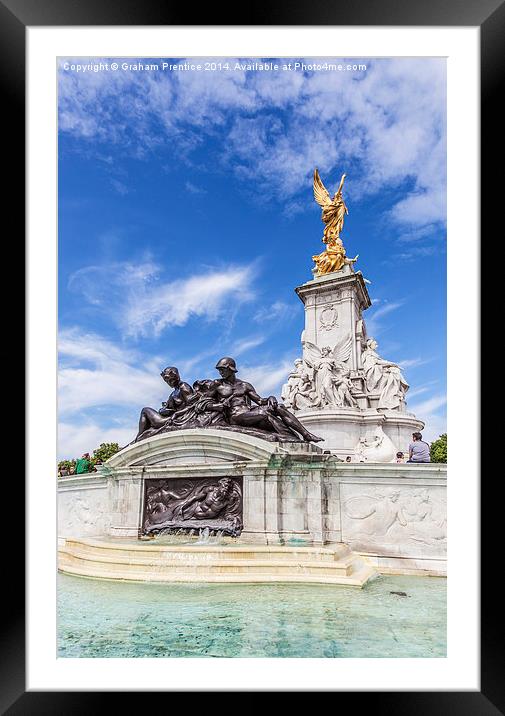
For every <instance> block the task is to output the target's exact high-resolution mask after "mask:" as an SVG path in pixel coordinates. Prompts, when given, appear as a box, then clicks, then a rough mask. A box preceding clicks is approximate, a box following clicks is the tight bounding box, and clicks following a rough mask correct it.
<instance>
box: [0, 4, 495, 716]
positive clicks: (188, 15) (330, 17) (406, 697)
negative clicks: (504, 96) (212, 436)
mask: <svg viewBox="0 0 505 716" xmlns="http://www.w3.org/2000/svg"><path fill="white" fill-rule="evenodd" d="M195 14H196V15H197V21H196V22H195ZM78 25H87V26H93V25H112V26H113V25H116V26H121V25H123V26H125V25H139V26H146V25H168V26H184V25H199V26H205V25H207V26H210V25H215V26H223V25H269V26H281V25H287V26H290V25H291V26H293V25H318V26H321V25H325V26H328V25H334V26H370V25H372V26H416V25H418V26H474V27H477V26H478V27H480V32H481V91H482V95H481V101H482V105H481V108H482V114H481V126H482V128H483V130H484V131H482V144H481V170H482V173H481V176H482V190H481V209H482V225H481V231H482V236H483V237H486V236H488V235H489V236H490V237H491V236H492V235H493V234H492V233H491V227H492V226H493V223H492V222H493V218H494V219H496V220H497V219H498V217H497V212H498V211H499V209H500V208H501V205H502V202H500V201H499V200H498V196H497V193H498V191H501V186H499V185H501V183H502V180H501V179H500V180H498V182H497V184H498V185H497V184H496V183H495V182H494V180H493V177H494V176H495V175H496V176H497V177H499V176H500V173H499V169H501V164H502V157H503V156H504V153H503V119H502V117H503V111H502V110H500V109H499V107H498V100H499V98H500V99H501V97H499V95H500V92H499V89H500V81H501V85H502V86H503V74H504V71H503V66H504V64H505V62H504V59H505V58H504V54H505V52H504V46H505V43H504V38H505V2H503V0H425V1H424V2H420V1H419V0H417V1H416V0H403V1H402V2H398V1H397V0H381V2H377V1H374V0H354V2H353V3H336V2H333V1H332V0H311V2H310V3H308V2H301V1H300V0H292V1H291V2H289V3H288V2H282V3H281V2H278V1H277V2H271V3H270V4H268V5H267V4H261V5H259V4H258V5H253V4H251V3H248V4H242V5H239V6H237V7H236V8H235V9H234V10H233V11H232V12H230V9H229V7H228V6H225V5H220V4H207V5H202V6H200V7H199V9H198V13H195V8H194V7H193V6H192V5H191V4H189V3H184V4H183V3H175V2H173V1H172V0H170V1H169V2H161V1H160V0H143V1H142V2H138V0H108V1H107V2H98V0H0V57H1V65H0V81H1V92H2V95H1V96H2V98H3V103H2V104H3V106H4V107H5V108H6V109H7V111H5V113H4V117H3V121H4V124H5V129H4V134H3V136H4V137H5V138H8V143H9V144H10V146H11V148H12V149H13V151H14V153H13V162H12V164H11V172H10V174H9V177H10V181H9V182H8V183H7V184H6V186H5V188H4V192H3V199H4V206H5V207H8V208H9V211H8V216H9V217H16V220H15V221H14V220H13V219H12V220H11V221H10V222H9V224H8V225H9V226H10V230H11V232H12V237H11V239H10V243H11V244H15V246H14V248H15V247H16V246H17V250H18V252H19V254H20V255H19V256H18V262H19V263H18V265H22V263H24V251H23V246H24V242H23V240H22V233H23V231H24V221H23V219H22V218H21V217H24V215H25V214H24V189H25V170H24V166H25V162H24V159H25V149H24V146H25V97H24V87H25V47H26V42H25V37H26V28H27V27H37V26H78ZM500 149H501V151H500ZM494 170H498V171H494ZM473 199H475V197H473ZM16 209H17V211H16ZM496 226H497V227H499V226H500V224H498V221H496ZM14 237H16V241H13V238H14ZM499 238H501V236H500V237H499ZM475 261H476V265H478V257H475ZM489 283H491V282H489ZM487 285H488V283H486V282H485V281H482V286H483V294H482V298H483V299H484V298H485V293H486V290H489V289H487ZM20 302H21V304H22V298H21V297H20V298H19V300H18V301H17V307H19V303H20ZM472 437H473V436H472ZM474 437H475V440H478V439H479V438H478V436H474ZM495 437H496V436H495ZM497 469H499V468H498V464H497V465H496V468H495V472H496V470H497ZM483 472H484V471H483ZM484 476H485V477H488V478H491V477H492V475H491V474H490V475H484ZM16 477H17V482H16V483H14V481H13V480H11V479H9V480H6V481H5V482H6V483H7V482H8V484H4V489H6V490H7V496H6V498H5V499H6V500H10V501H11V502H9V504H18V505H19V504H21V502H20V501H21V500H22V498H23V494H22V491H23V486H22V484H21V482H20V481H21V475H17V476H16ZM492 483H493V481H492V480H490V479H484V480H483V482H482V487H481V503H482V510H483V512H482V514H483V515H485V519H482V527H481V571H482V593H481V614H482V623H481V690H480V691H479V692H476V691H461V692H454V691H447V692H446V691H444V692H440V691H438V692H402V691H399V692H394V693H391V692H373V693H371V692H360V693H358V694H356V693H354V694H349V693H347V692H344V693H341V694H340V696H339V698H340V697H344V696H349V695H350V696H351V697H352V698H353V699H356V698H359V705H360V706H364V702H363V699H365V700H366V701H369V702H370V704H371V705H370V708H373V711H374V712H375V713H377V712H378V713H388V714H390V715H393V714H402V716H403V715H405V714H413V715H417V714H423V716H424V715H425V714H430V716H435V714H447V713H452V714H472V716H473V715H475V714H478V715H481V716H487V714H489V715H490V716H491V714H497V713H505V699H504V688H503V681H504V679H503V676H502V671H503V666H502V664H503V651H502V644H503V640H502V639H501V638H500V637H501V635H502V632H503V626H502V625H503V618H502V616H501V614H500V613H499V612H498V608H497V607H496V605H495V604H494V603H493V597H494V595H495V594H496V591H495V590H496V584H495V583H493V582H494V580H495V579H496V578H497V577H496V575H497V565H496V564H493V563H492V561H491V560H492V559H493V557H494V554H495V552H494V545H495V544H496V543H495V542H493V540H492V535H491V530H492V527H491V526H492V525H493V524H500V517H501V515H500V514H499V510H500V503H499V501H498V500H496V495H495V493H494V487H495V485H494V484H492ZM9 490H10V492H11V494H10V495H9ZM16 541H17V550H16V551H15V552H14V551H12V553H9V554H6V555H5V559H6V563H5V567H4V569H5V570H6V572H7V573H8V575H9V588H8V590H7V585H6V584H5V585H4V596H7V597H8V602H7V603H8V604H9V607H8V609H4V610H3V611H4V614H3V622H4V623H3V629H2V642H1V644H2V659H1V664H0V670H1V672H0V674H1V678H0V709H1V713H8V714H13V715H17V714H32V713H37V714H38V713H43V714H44V713H48V714H55V713H56V714H59V713H61V714H80V713H86V714H89V712H90V709H92V708H93V706H95V707H96V705H98V704H97V701H98V702H100V704H101V705H102V706H105V707H106V706H107V704H110V707H111V708H117V706H118V705H117V701H116V699H117V694H115V693H114V692H107V693H105V692H103V693H97V692H84V693H77V692H49V691H38V692H26V691H25V612H24V593H23V590H22V585H23V584H24V566H23V565H20V564H19V559H18V557H19V554H22V553H23V534H22V533H21V531H20V530H19V529H18V530H17V531H16ZM10 554H12V556H10ZM449 576H450V575H449ZM498 589H499V588H498ZM160 688H162V685H160ZM399 688H401V686H399ZM329 690H331V689H329ZM113 699H114V702H113V701H112V700H113ZM128 699H129V707H130V708H135V702H136V696H135V694H129V695H128ZM339 703H341V702H339ZM139 706H140V702H139Z"/></svg>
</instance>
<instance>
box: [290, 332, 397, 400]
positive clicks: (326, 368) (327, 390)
mask: <svg viewBox="0 0 505 716" xmlns="http://www.w3.org/2000/svg"><path fill="white" fill-rule="evenodd" d="M303 347H304V354H305V357H304V359H302V358H297V359H296V360H295V364H294V368H293V370H292V371H291V373H290V374H289V377H288V381H287V383H285V384H284V385H283V387H282V392H281V397H282V399H283V401H284V404H285V405H286V407H287V408H289V409H291V410H304V409H306V408H324V407H337V408H359V407H360V406H359V404H358V401H357V400H356V397H355V395H354V394H356V392H358V393H359V394H360V395H363V394H364V395H370V394H372V395H374V396H378V398H379V399H378V403H377V406H376V407H377V409H379V410H380V409H383V410H403V409H404V404H405V393H406V392H407V390H408V388H409V386H408V383H407V382H406V380H405V378H404V377H403V375H402V372H401V370H400V368H399V366H398V365H396V363H392V362H391V361H387V360H384V359H382V358H381V357H380V356H379V354H378V353H377V350H376V349H377V342H376V341H375V340H374V339H373V338H369V339H368V340H367V341H366V343H365V347H364V349H363V351H362V354H361V365H362V369H361V370H360V371H358V372H357V373H356V374H355V375H353V379H354V380H353V379H351V371H350V369H349V367H348V366H347V361H348V360H349V356H350V354H351V348H352V338H351V336H349V337H347V338H344V340H342V341H341V342H340V343H339V344H337V345H336V346H335V347H334V348H331V347H330V346H325V347H322V348H319V347H318V346H316V345H314V344H313V343H310V342H308V341H305V342H304V343H303ZM360 385H362V386H363V389H362V388H360ZM363 407H366V406H363Z"/></svg>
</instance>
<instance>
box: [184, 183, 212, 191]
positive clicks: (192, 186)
mask: <svg viewBox="0 0 505 716" xmlns="http://www.w3.org/2000/svg"><path fill="white" fill-rule="evenodd" d="M184 186H185V187H186V191H189V193H190V194H206V193H207V189H203V188H202V187H199V186H196V184H193V183H192V182H190V181H187V182H186V183H185V185H184Z"/></svg>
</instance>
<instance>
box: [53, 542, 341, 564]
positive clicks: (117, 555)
mask: <svg viewBox="0 0 505 716" xmlns="http://www.w3.org/2000/svg"><path fill="white" fill-rule="evenodd" d="M64 547H65V549H66V550H72V551H76V550H78V551H79V553H80V554H82V555H84V554H93V555H97V554H103V555H109V556H112V558H113V559H114V560H121V559H132V560H136V559H139V558H146V559H147V558H149V559H154V560H155V559H162V560H163V561H164V562H166V561H169V560H171V559H172V560H177V561H179V560H180V559H181V556H182V555H186V556H187V558H188V559H205V560H209V559H212V558H215V557H216V556H217V555H218V556H219V559H224V560H237V559H238V560H240V559H246V560H257V559H259V560H261V559H265V557H267V558H268V559H269V560H272V559H275V560H279V561H289V562H292V561H296V562H298V561H300V560H301V561H303V560H306V559H309V560H310V561H311V562H314V561H317V562H319V561H320V562H330V563H331V562H334V561H335V560H336V559H343V558H345V557H346V556H347V555H349V554H350V553H351V552H350V549H349V547H348V546H347V545H345V544H341V545H335V548H331V549H329V548H324V547H289V546H288V547H286V546H277V545H273V546H266V545H256V546H255V545H233V544H232V545H212V544H210V545H177V544H173V545H163V544H161V545H160V544H151V543H149V542H147V543H146V542H139V543H138V544H125V543H120V542H119V543H114V542H105V541H98V540H92V539H72V538H67V539H66V540H65V542H64Z"/></svg>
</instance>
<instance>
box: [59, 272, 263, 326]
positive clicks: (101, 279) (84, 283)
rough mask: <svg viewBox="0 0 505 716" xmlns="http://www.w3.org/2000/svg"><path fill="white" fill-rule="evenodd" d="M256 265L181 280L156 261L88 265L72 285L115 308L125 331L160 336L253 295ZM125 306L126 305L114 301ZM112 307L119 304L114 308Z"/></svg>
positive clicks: (89, 299)
mask: <svg viewBox="0 0 505 716" xmlns="http://www.w3.org/2000/svg"><path fill="white" fill-rule="evenodd" d="M255 275H256V265H255V264H254V263H253V264H249V265H246V266H227V267H224V268H219V269H209V270H207V271H205V272H202V273H200V274H193V275H191V276H188V277H187V278H183V279H178V280H176V281H169V282H166V281H163V280H162V278H161V269H160V267H158V266H157V265H156V264H154V263H153V262H144V263H140V264H132V263H129V262H123V263H118V262H116V263H113V264H104V265H99V266H87V267H85V268H82V269H80V270H78V271H76V272H75V273H73V274H72V275H71V277H70V279H69V283H68V285H69V289H70V290H73V291H77V292H79V293H81V294H82V295H83V297H84V298H85V299H86V300H87V302H88V303H90V304H91V305H93V306H95V307H97V308H100V309H101V310H103V311H105V312H107V313H110V315H111V318H113V319H114V320H115V321H116V322H117V323H118V325H119V328H120V329H121V331H122V332H123V335H125V336H130V337H134V338H138V337H141V336H147V335H155V336H159V335H160V334H161V333H162V332H163V331H164V330H165V329H167V328H170V327H172V326H183V325H185V324H186V323H187V322H188V321H189V320H190V319H191V318H195V317H200V318H205V319H207V320H209V321H214V320H216V319H217V318H218V317H219V316H221V315H222V313H223V312H224V311H225V310H228V307H229V305H230V302H232V303H233V310H234V311H236V310H237V307H239V306H240V305H241V304H243V303H244V302H247V301H251V300H252V299H253V298H254V295H255V293H254V289H253V281H254V277H255ZM119 305H120V306H122V307H123V308H122V310H121V311H117V309H116V308H115V307H117V306H119ZM111 307H114V310H113V311H111Z"/></svg>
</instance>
